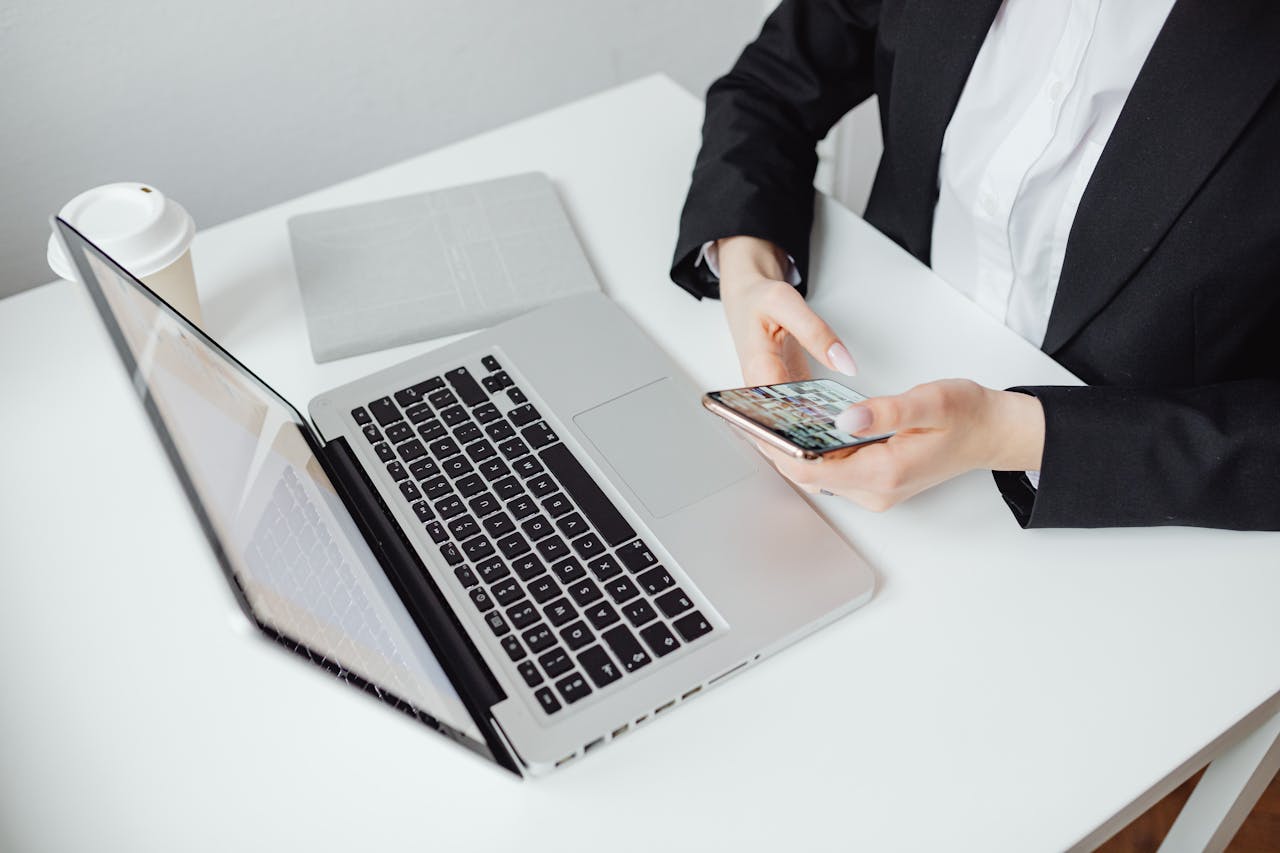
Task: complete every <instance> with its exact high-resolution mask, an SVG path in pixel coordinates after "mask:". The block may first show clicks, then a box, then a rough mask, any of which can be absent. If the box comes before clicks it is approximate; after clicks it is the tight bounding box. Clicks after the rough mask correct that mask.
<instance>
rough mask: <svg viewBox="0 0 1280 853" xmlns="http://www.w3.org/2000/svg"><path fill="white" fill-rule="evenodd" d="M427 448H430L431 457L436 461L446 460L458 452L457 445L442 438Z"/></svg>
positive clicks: (450, 440)
mask: <svg viewBox="0 0 1280 853" xmlns="http://www.w3.org/2000/svg"><path fill="white" fill-rule="evenodd" d="M428 446H429V447H430V448H431V455H433V456H435V458H437V459H448V458H449V457H450V456H453V455H454V454H455V453H458V452H459V450H458V444H457V442H455V441H454V440H453V439H452V438H442V439H439V440H438V441H433V442H431V444H430V445H428Z"/></svg>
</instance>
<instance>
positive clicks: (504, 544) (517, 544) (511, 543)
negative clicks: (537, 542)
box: [498, 533, 529, 560]
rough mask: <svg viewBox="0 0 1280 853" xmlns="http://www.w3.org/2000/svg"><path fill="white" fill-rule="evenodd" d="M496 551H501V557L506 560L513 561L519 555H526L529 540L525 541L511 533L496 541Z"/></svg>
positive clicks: (516, 534) (517, 534)
mask: <svg viewBox="0 0 1280 853" xmlns="http://www.w3.org/2000/svg"><path fill="white" fill-rule="evenodd" d="M498 549H499V550H501V551H502V556H504V557H506V558H507V559H508V560H514V559H515V558H516V557H519V556H520V555H521V554H525V553H528V551H529V540H527V539H525V538H524V537H523V536H521V535H520V534H519V533H512V534H510V535H509V536H503V537H502V538H501V539H499V540H498Z"/></svg>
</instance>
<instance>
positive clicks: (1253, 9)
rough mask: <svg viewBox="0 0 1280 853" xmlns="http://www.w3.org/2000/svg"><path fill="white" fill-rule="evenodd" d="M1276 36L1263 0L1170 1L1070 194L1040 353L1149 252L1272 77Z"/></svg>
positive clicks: (1071, 331)
mask: <svg viewBox="0 0 1280 853" xmlns="http://www.w3.org/2000/svg"><path fill="white" fill-rule="evenodd" d="M1278 46H1280V4H1277V3H1274V2H1273V0H1229V2H1224V0H1179V2H1177V3H1176V4H1175V5H1174V7H1173V11H1172V12H1170V14H1169V18H1168V20H1167V21H1166V22H1165V26H1164V29H1162V30H1161V32H1160V35H1159V36H1158V37H1157V38H1156V41H1155V44H1154V45H1153V46H1152V49H1151V54H1150V55H1149V56H1148V57H1147V61H1146V63H1145V64H1144V65H1143V67H1142V71H1141V72H1140V73H1139V75H1138V78H1137V80H1136V81H1135V82H1134V86H1133V90H1132V91H1131V92H1130V93H1129V98H1128V100H1127V101H1126V103H1125V106H1124V109H1123V111H1122V112H1121V113H1120V118H1119V120H1118V121H1117V122H1116V126H1115V129H1114V130H1113V131H1112V133H1111V137H1110V139H1109V140H1108V141H1107V144H1106V147H1105V148H1104V149H1103V152H1102V157H1101V158H1100V159H1099V161H1098V165H1097V167H1096V168H1095V169H1094V172H1093V175H1092V177H1091V178H1090V180H1089V184H1088V186H1087V187H1086V188H1085V192H1084V195H1083V196H1082V197H1081V199H1080V206H1079V209H1078V210H1077V212H1076V217H1075V221H1074V223H1073V224H1072V227H1071V234H1070V236H1069V238H1068V240H1067V250H1066V256H1065V257H1064V259H1063V264H1062V274H1061V277H1060V279H1059V283H1058V292H1057V296H1056V297H1055V300H1054V304H1053V310H1052V312H1051V313H1050V315H1049V325H1048V329H1047V330H1046V333H1045V339H1044V344H1043V346H1042V348H1043V349H1044V351H1045V352H1047V353H1053V352H1055V351H1057V350H1058V349H1060V348H1061V347H1062V346H1063V345H1065V344H1066V343H1067V342H1068V341H1069V340H1070V339H1071V338H1072V337H1073V336H1074V335H1075V334H1076V333H1077V332H1078V331H1080V329H1081V328H1083V327H1084V325H1085V324H1086V323H1088V322H1089V321H1090V320H1091V319H1092V318H1093V317H1094V316H1095V315H1096V314H1097V313H1098V312H1099V311H1101V310H1102V309H1103V308H1104V307H1105V306H1106V305H1107V303H1108V302H1109V301H1110V300H1111V298H1112V297H1113V296H1114V295H1115V294H1116V292H1117V291H1118V290H1119V289H1120V288H1121V287H1123V286H1124V284H1125V283H1126V282H1127V281H1129V280H1130V279H1131V278H1132V277H1133V276H1134V275H1135V273H1136V272H1137V271H1138V269H1139V267H1141V265H1142V264H1143V262H1144V261H1145V260H1146V259H1147V258H1148V257H1149V256H1150V255H1151V253H1152V251H1154V249H1155V248H1156V246H1157V245H1158V244H1159V242H1160V240H1161V238H1162V237H1163V236H1164V234H1165V233H1166V232H1167V231H1168V230H1169V228H1170V227H1171V226H1172V225H1173V223H1174V221H1175V220H1176V219H1177V217H1178V215H1179V214H1180V213H1181V212H1182V210H1183V208H1185V207H1186V206H1187V204H1188V203H1189V202H1190V200H1191V198H1192V197H1193V196H1194V195H1195V193H1196V191H1197V190H1198V189H1199V188H1200V186H1201V185H1202V184H1203V183H1204V182H1205V180H1206V179H1207V178H1208V176H1209V175H1210V173H1212V171H1213V169H1214V167H1215V166H1216V165H1217V163H1218V161H1219V160H1221V159H1222V157H1223V156H1225V154H1226V153H1227V151H1228V150H1229V149H1230V147H1231V145H1232V143H1233V142H1234V141H1235V139H1236V138H1237V137H1238V136H1239V135H1240V133H1241V131H1243V129H1244V127H1245V125H1246V124H1247V123H1248V122H1249V120H1250V118H1252V116H1253V115H1254V113H1256V112H1257V110H1258V107H1259V106H1261V104H1262V102H1263V99H1264V98H1266V96H1267V95H1268V93H1270V91H1271V90H1272V88H1273V87H1274V86H1275V85H1276V79H1277V76H1278V75H1280V47H1278ZM1278 153H1280V152H1278Z"/></svg>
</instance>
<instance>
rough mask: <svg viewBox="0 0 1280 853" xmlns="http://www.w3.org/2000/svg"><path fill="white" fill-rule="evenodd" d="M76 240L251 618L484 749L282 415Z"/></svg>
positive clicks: (253, 384)
mask: <svg viewBox="0 0 1280 853" xmlns="http://www.w3.org/2000/svg"><path fill="white" fill-rule="evenodd" d="M74 237H75V235H71V234H68V235H67V240H68V243H69V248H70V249H71V250H72V252H73V254H80V253H83V258H84V259H85V260H86V261H87V264H84V263H82V264H80V268H81V269H82V270H84V269H86V268H87V269H88V270H89V271H90V272H91V273H92V276H93V280H92V281H90V282H88V284H89V286H90V287H91V288H94V289H96V290H98V291H99V293H100V294H101V296H102V297H103V302H105V304H106V306H107V307H108V308H109V310H110V312H111V314H112V315H113V316H114V318H115V320H116V322H117V324H118V326H119V330H120V335H121V337H123V339H124V343H125V345H126V346H127V347H128V349H129V351H130V352H131V353H132V355H133V360H134V362H135V365H136V372H135V375H134V377H133V379H134V382H135V384H136V385H137V387H138V388H139V389H142V388H145V389H146V392H147V393H148V394H149V395H150V396H151V398H152V399H153V400H154V402H155V406H156V409H157V410H158V412H159V416H160V419H161V421H162V422H163V425H164V427H165V428H166V429H167V431H168V433H169V438H170V439H171V441H172V443H173V445H174V447H175V448H176V450H177V454H178V456H179V457H180V460H181V464H182V465H183V467H184V468H185V469H186V471H187V474H188V475H189V477H190V480H191V482H192V484H193V486H194V489H195V492H196V494H197V496H198V499H199V500H200V502H201V504H202V505H203V508H204V510H205V512H206V514H207V516H208V519H209V522H210V524H211V525H212V527H213V533H214V535H215V536H216V537H217V538H218V540H219V542H220V543H221V544H222V547H223V550H224V551H225V553H226V557H227V560H228V561H229V562H230V569H231V571H232V572H233V573H234V574H235V576H236V578H237V579H238V581H239V582H240V586H241V588H242V589H243V590H244V594H245V597H246V599H247V600H248V603H249V606H250V608H251V609H252V611H253V613H254V615H255V616H256V617H257V618H258V620H259V621H260V622H262V623H263V624H264V625H266V626H268V627H269V628H271V629H273V630H275V631H277V632H279V633H280V634H282V635H283V636H284V637H286V638H288V639H290V640H293V641H294V642H297V643H299V644H301V645H303V646H305V647H306V648H307V649H309V650H310V651H312V652H314V653H318V654H320V655H323V656H324V658H326V659H327V660H328V661H330V662H332V663H334V664H337V665H338V666H340V667H342V668H344V669H346V670H348V671H350V672H352V673H354V674H355V675H357V676H359V677H361V678H363V679H364V680H365V681H367V682H369V683H371V684H373V685H376V686H377V687H378V688H379V689H382V690H385V691H388V692H390V693H392V694H394V695H395V696H396V697H398V698H399V699H402V700H404V701H405V702H408V703H409V704H411V705H413V706H414V707H415V708H417V709H419V710H421V711H422V712H424V713H426V714H428V715H430V716H432V717H434V718H435V719H437V720H439V721H440V722H442V723H444V724H446V725H448V726H450V727H452V728H454V729H455V730H457V731H460V732H461V733H463V734H465V735H468V736H470V737H472V738H475V739H476V740H482V735H481V734H480V732H479V730H478V728H477V727H476V725H475V723H474V722H473V721H472V719H471V716H470V715H469V714H468V712H467V710H466V708H465V707H464V706H463V704H462V702H461V700H460V699H459V697H458V694H457V692H456V690H455V689H454V687H453V685H452V684H451V683H450V681H449V679H448V678H447V677H446V676H445V674H444V672H443V670H442V669H441V668H440V664H439V662H438V661H437V660H436V658H435V656H434V655H433V654H432V652H431V650H430V648H429V647H428V646H427V644H426V642H425V641H424V640H423V639H422V636H421V634H420V633H418V631H417V629H416V628H415V627H414V623H413V620H412V618H411V617H410V616H409V614H408V612H407V611H406V610H405V608H404V606H403V604H402V603H401V602H400V599H399V597H398V596H397V595H396V593H395V591H394V589H392V587H391V585H390V582H389V581H388V580H387V578H386V576H385V575H384V574H383V571H382V569H381V567H380V566H379V565H378V563H377V561H376V560H375V558H374V556H373V554H372V552H371V551H370V550H369V548H368V546H367V545H366V544H365V542H364V539H363V538H362V537H361V536H360V534H359V532H358V530H357V529H356V528H355V525H354V523H353V522H352V520H351V517H350V515H349V514H348V512H347V510H346V508H345V507H344V506H343V505H342V503H341V501H340V500H339V499H338V496H337V494H336V493H335V491H334V488H333V485H332V483H331V481H330V480H329V478H328V477H327V476H326V475H325V473H324V470H323V469H322V468H321V466H320V464H319V461H318V460H317V459H316V457H315V455H314V453H313V452H312V450H311V447H310V445H309V444H308V443H307V441H306V439H305V437H304V435H303V433H302V431H301V429H300V425H299V422H298V420H297V415H296V413H295V412H294V411H293V409H292V408H290V407H289V406H287V405H285V404H284V403H283V402H281V401H280V400H279V399H278V398H277V397H276V396H275V395H274V394H273V393H272V392H270V391H269V390H268V389H266V388H265V387H264V386H262V385H261V383H259V382H258V381H257V380H256V379H255V378H254V377H252V376H251V375H249V374H247V373H246V372H245V371H244V370H242V369H241V368H240V367H239V366H238V365H236V364H235V363H234V362H233V361H231V360H230V359H228V358H226V357H225V356H224V355H223V354H222V353H220V352H219V351H218V350H217V349H215V348H214V347H212V346H210V345H208V344H207V343H206V342H205V341H204V340H203V338H202V337H201V336H200V335H199V334H198V333H196V332H194V331H192V330H191V329H189V328H188V327H187V326H186V325H185V324H183V323H182V322H181V321H179V320H178V319H176V318H175V317H174V316H172V315H171V314H170V313H169V311H168V310H167V309H165V308H164V307H163V306H161V305H160V304H158V303H157V302H155V301H154V298H153V297H152V296H151V295H150V294H149V293H147V292H146V291H145V290H143V289H142V288H141V287H140V286H139V285H137V284H136V283H134V282H133V281H132V280H131V279H129V278H128V277H127V276H123V275H121V274H119V273H118V272H117V271H116V270H115V269H114V268H112V267H111V266H110V265H109V264H108V263H106V262H105V261H103V260H101V259H100V258H99V257H98V256H97V255H96V254H95V253H94V252H93V251H92V250H90V249H89V248H87V247H86V246H84V245H83V244H82V243H81V242H80V241H78V240H76V241H75V242H72V240H73V238H74Z"/></svg>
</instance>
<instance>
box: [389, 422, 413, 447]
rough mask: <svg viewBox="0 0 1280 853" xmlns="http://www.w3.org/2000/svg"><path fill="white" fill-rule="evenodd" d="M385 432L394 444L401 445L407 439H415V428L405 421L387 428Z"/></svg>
mask: <svg viewBox="0 0 1280 853" xmlns="http://www.w3.org/2000/svg"><path fill="white" fill-rule="evenodd" d="M385 432H386V435H387V440H388V441H390V442H391V443H392V444H399V443H400V442H402V441H404V440H405V439H407V438H412V437H413V427H411V426H409V425H408V424H407V423H405V422H404V421H400V422H399V423H394V424H392V425H391V426H389V427H387V428H386V430H385Z"/></svg>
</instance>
